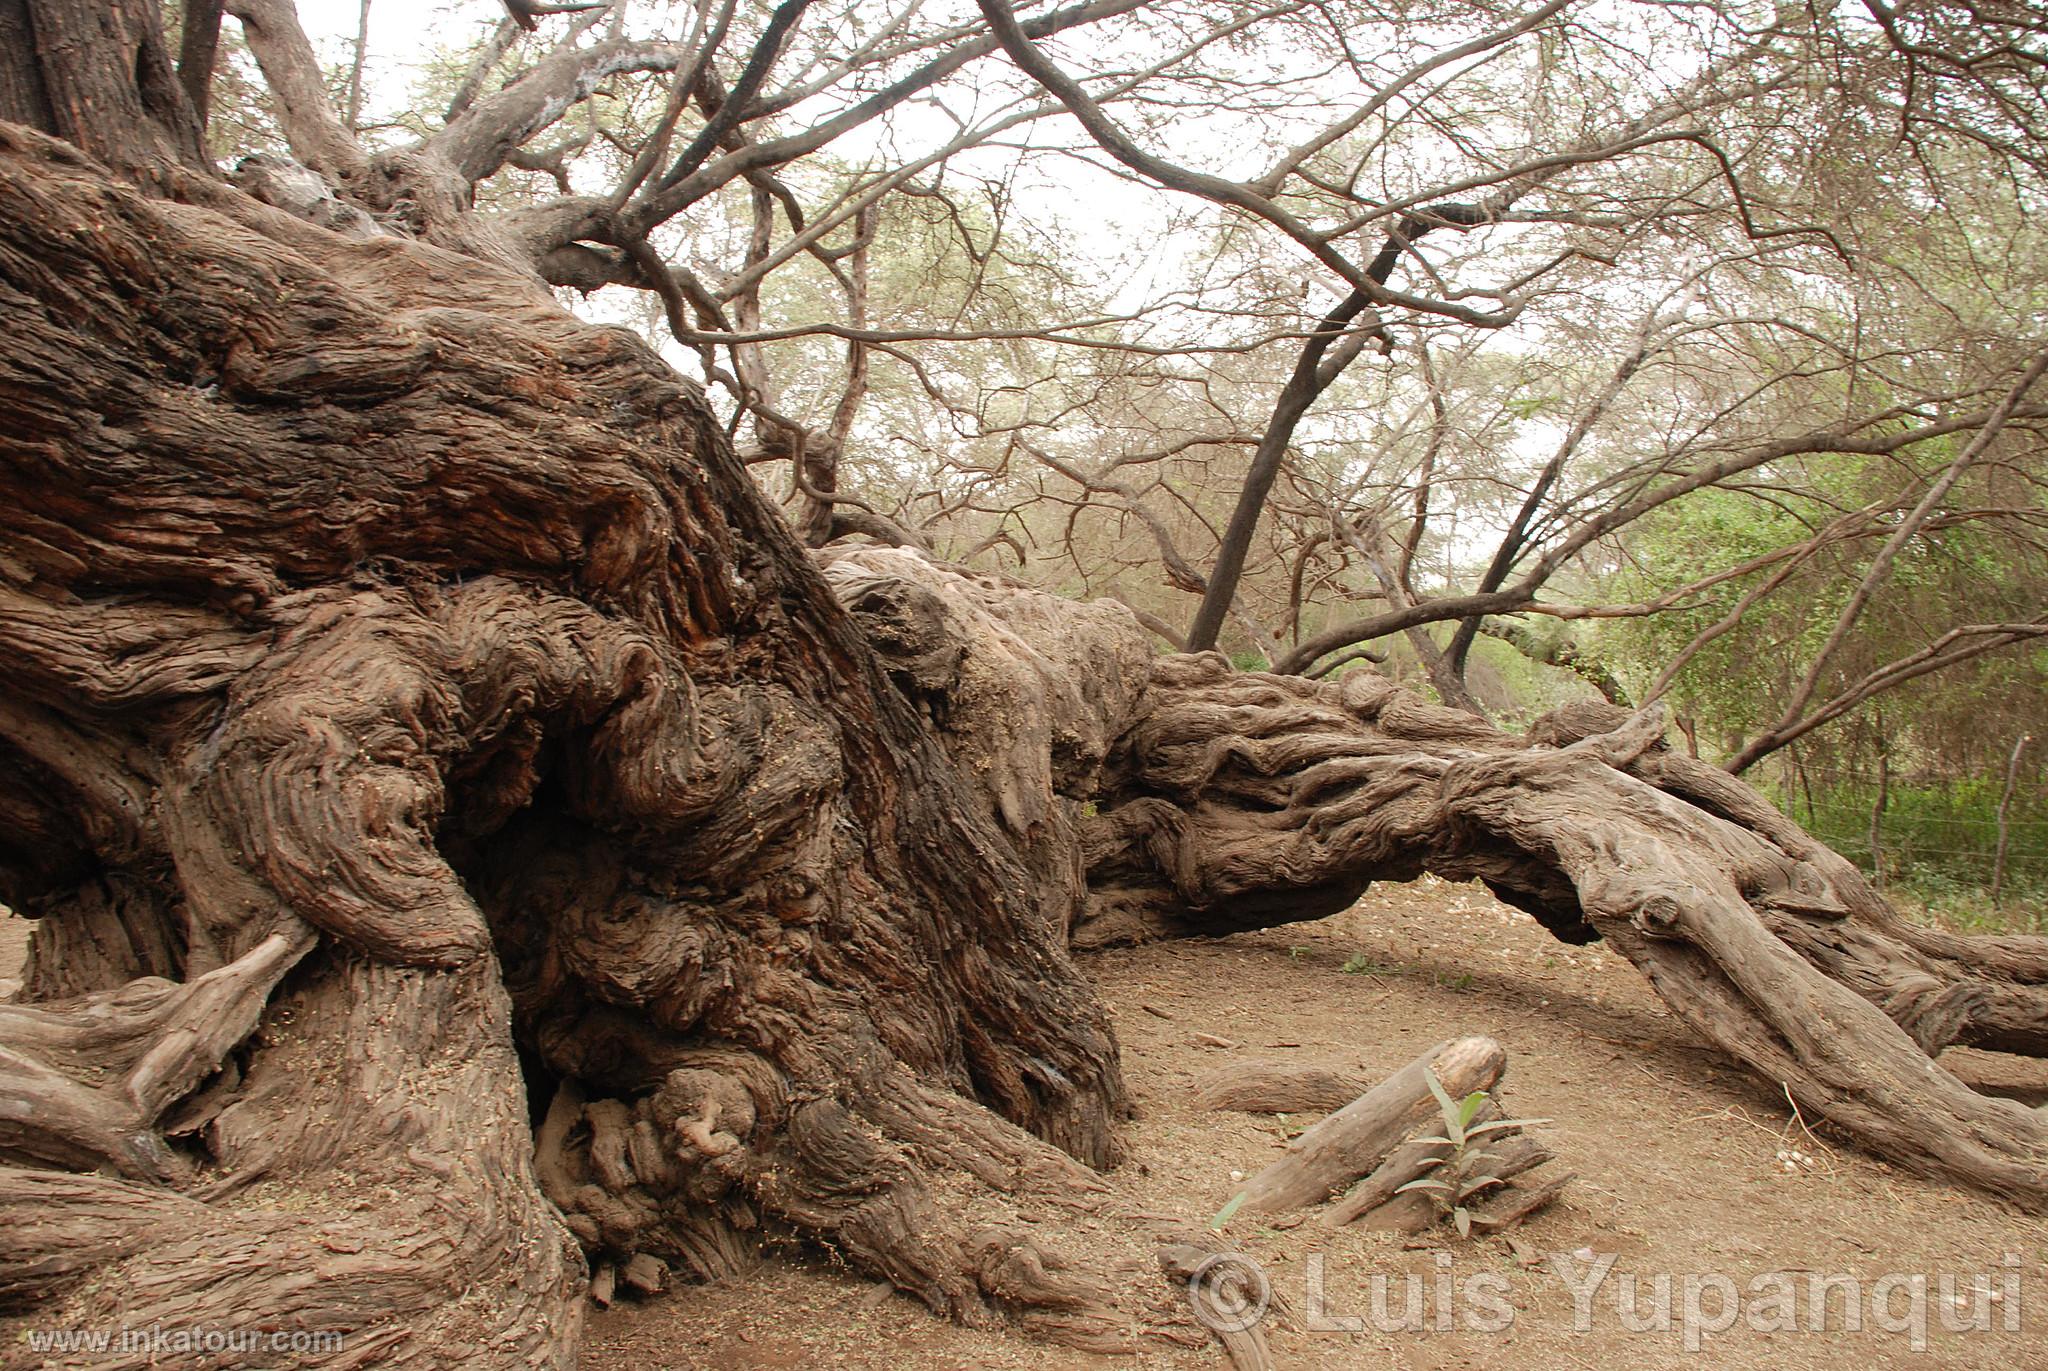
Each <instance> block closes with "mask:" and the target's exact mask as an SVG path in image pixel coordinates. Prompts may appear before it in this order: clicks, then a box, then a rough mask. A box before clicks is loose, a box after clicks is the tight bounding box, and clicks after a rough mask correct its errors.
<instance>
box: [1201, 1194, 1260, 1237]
mask: <svg viewBox="0 0 2048 1371" xmlns="http://www.w3.org/2000/svg"><path fill="white" fill-rule="evenodd" d="M1249 1193H1250V1192H1249V1191H1245V1190H1240V1191H1238V1192H1237V1193H1236V1194H1235V1195H1232V1196H1231V1197H1230V1203H1229V1204H1226V1205H1224V1206H1223V1207H1222V1208H1221V1209H1219V1210H1217V1211H1216V1217H1215V1218H1213V1219H1211V1220H1209V1231H1210V1232H1211V1233H1221V1232H1222V1231H1223V1225H1224V1224H1226V1223H1229V1222H1230V1216H1231V1215H1232V1214H1235V1213H1236V1212H1237V1207H1238V1206H1239V1205H1241V1204H1243V1203H1244V1201H1245V1196H1246V1195H1247V1194H1249Z"/></svg>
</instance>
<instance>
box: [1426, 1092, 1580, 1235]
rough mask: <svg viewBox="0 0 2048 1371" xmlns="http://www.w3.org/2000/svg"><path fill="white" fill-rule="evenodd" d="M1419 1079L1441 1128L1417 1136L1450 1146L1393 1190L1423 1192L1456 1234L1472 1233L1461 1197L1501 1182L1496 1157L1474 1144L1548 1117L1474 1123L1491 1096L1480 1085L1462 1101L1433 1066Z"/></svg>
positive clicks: (1470, 1197) (1472, 1194)
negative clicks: (1422, 1173)
mask: <svg viewBox="0 0 2048 1371" xmlns="http://www.w3.org/2000/svg"><path fill="white" fill-rule="evenodd" d="M1423 1080H1424V1081H1425V1082H1426V1083H1427V1084H1428V1086H1429V1093H1430V1094H1432V1095H1434V1096H1436V1104H1437V1112H1438V1113H1440V1114H1441V1115H1442V1116H1443V1121H1444V1131H1443V1133H1442V1135H1441V1136H1434V1137H1427V1138H1424V1139H1422V1141H1423V1142H1429V1143H1437V1144H1440V1145H1442V1146H1444V1147H1447V1148H1449V1149H1450V1151H1449V1152H1448V1153H1447V1154H1446V1155H1444V1156H1442V1157H1432V1158H1430V1159H1429V1160H1428V1161H1427V1162H1425V1163H1424V1164H1423V1169H1424V1170H1425V1171H1427V1172H1429V1173H1430V1174H1428V1175H1425V1176H1418V1177H1416V1178H1415V1179H1414V1180H1412V1181H1409V1182H1408V1183H1407V1184H1406V1185H1403V1186H1400V1187H1399V1188H1397V1189H1396V1190H1395V1191H1394V1193H1395V1194H1397V1195H1399V1194H1402V1193H1403V1192H1405V1191H1409V1190H1419V1191H1421V1192H1423V1193H1424V1194H1426V1195H1428V1196H1429V1197H1430V1199H1431V1200H1432V1201H1433V1202H1434V1203H1435V1204H1436V1206H1437V1208H1438V1209H1439V1210H1441V1211H1442V1212H1443V1213H1444V1214H1445V1215H1446V1216H1448V1217H1449V1218H1450V1220H1451V1222H1452V1223H1453V1224H1454V1225H1456V1227H1457V1229H1458V1236H1459V1237H1461V1238H1469V1237H1471V1236H1472V1211H1471V1209H1470V1208H1469V1207H1468V1206H1467V1204H1466V1201H1468V1200H1470V1199H1472V1198H1474V1197H1475V1196H1478V1195H1481V1194H1484V1193H1485V1192H1486V1191H1488V1190H1491V1189H1493V1188H1494V1187H1495V1186H1497V1185H1505V1184H1506V1182H1505V1181H1503V1180H1502V1179H1501V1178H1500V1177H1499V1176H1496V1175H1494V1174H1493V1167H1494V1165H1495V1163H1496V1161H1497V1159H1496V1158H1495V1157H1494V1156H1493V1154H1492V1153H1490V1152H1488V1151H1487V1150H1486V1149H1485V1147H1484V1146H1482V1145H1480V1140H1481V1139H1483V1138H1490V1137H1493V1136H1495V1135H1496V1134H1501V1133H1512V1132H1514V1131H1515V1130H1516V1129H1520V1128H1529V1127H1532V1126H1533V1125H1536V1124H1539V1123H1549V1122H1550V1120H1548V1119H1489V1120H1488V1121H1487V1122H1485V1123H1480V1124H1475V1123H1473V1122H1472V1121H1473V1120H1474V1119H1475V1118H1477V1117H1478V1116H1479V1111H1480V1110H1482V1109H1484V1108H1485V1107H1486V1103H1487V1101H1488V1099H1490V1098H1491V1097H1490V1096H1489V1095H1488V1094H1487V1093H1486V1092H1485V1091H1484V1090H1475V1091H1473V1092H1472V1093H1471V1094H1469V1095H1467V1096H1466V1097H1465V1098H1464V1099H1462V1100H1454V1099H1452V1098H1451V1093H1450V1091H1448V1090H1446V1089H1444V1083H1443V1082H1442V1081H1440V1080H1438V1079H1437V1074H1436V1072H1435V1071H1433V1070H1427V1069H1425V1070H1424V1072H1423Z"/></svg>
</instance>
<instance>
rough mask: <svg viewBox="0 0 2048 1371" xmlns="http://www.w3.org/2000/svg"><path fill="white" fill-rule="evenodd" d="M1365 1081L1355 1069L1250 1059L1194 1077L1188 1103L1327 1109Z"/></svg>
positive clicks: (1281, 1110)
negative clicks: (1193, 1084)
mask: <svg viewBox="0 0 2048 1371" xmlns="http://www.w3.org/2000/svg"><path fill="white" fill-rule="evenodd" d="M1370 1084H1371V1082H1370V1081H1367V1080H1365V1079H1364V1078H1363V1077H1362V1076H1360V1075H1359V1074H1357V1073H1355V1072H1352V1073H1347V1072H1342V1071H1332V1070H1330V1069H1329V1068H1327V1067H1321V1066H1303V1065H1300V1064H1299V1063H1296V1062H1276V1061H1268V1060H1265V1059H1255V1060H1252V1061H1245V1062H1234V1063H1232V1064H1231V1065H1229V1066H1224V1067H1218V1068H1217V1069H1216V1070H1214V1071H1211V1072H1209V1073H1208V1074H1207V1075H1205V1076H1203V1077H1202V1078H1201V1079H1200V1080H1199V1081H1197V1082H1196V1083H1195V1095H1194V1106H1195V1108H1197V1109H1235V1110H1238V1111H1240V1112H1242V1113H1246V1114H1327V1113H1329V1112H1330V1111H1331V1110H1333V1109H1339V1108H1342V1107H1343V1106H1344V1104H1345V1103H1347V1102H1348V1101H1351V1100H1355V1099H1357V1098H1358V1096H1359V1095H1360V1094H1362V1093H1363V1092H1364V1091H1365V1089H1366V1087H1367V1086H1368V1085H1370Z"/></svg>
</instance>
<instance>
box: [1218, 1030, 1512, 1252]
mask: <svg viewBox="0 0 2048 1371" xmlns="http://www.w3.org/2000/svg"><path fill="white" fill-rule="evenodd" d="M1507 1061H1508V1059H1507V1052H1506V1050H1505V1049H1504V1048H1502V1047H1501V1045H1500V1044H1499V1043H1497V1042H1495V1041H1494V1040H1493V1039H1491V1038H1482V1037H1470V1038H1458V1039H1454V1040H1452V1041H1450V1042H1444V1043H1439V1044H1437V1045H1436V1046H1435V1047H1432V1048H1430V1049H1429V1050H1428V1051H1427V1052H1424V1053H1423V1054H1422V1055H1421V1056H1419V1057H1417V1058H1416V1059H1415V1060H1414V1061H1412V1062H1410V1063H1408V1065H1406V1066H1404V1067H1402V1068H1401V1069H1400V1070H1399V1071H1397V1072H1395V1073H1394V1074H1393V1075H1392V1076H1389V1077H1388V1078H1387V1079H1386V1080H1384V1081H1382V1082H1380V1083H1379V1084H1378V1085H1376V1086H1374V1087H1373V1088H1372V1089H1371V1090H1368V1091H1367V1092H1365V1094H1363V1095H1361V1096H1359V1097H1358V1098H1357V1099H1355V1100H1353V1101H1352V1102H1351V1103H1350V1104H1347V1105H1345V1106H1344V1107H1343V1108H1342V1109H1340V1110H1338V1111H1337V1112H1336V1113H1334V1114H1332V1115H1330V1117H1329V1118H1327V1119H1324V1120H1323V1121H1322V1122H1321V1123H1319V1124H1317V1125H1316V1126H1315V1127H1313V1128H1311V1129H1309V1130H1308V1131H1307V1132H1305V1133H1303V1134H1302V1135H1301V1136H1300V1137H1298V1138H1296V1139H1295V1140H1294V1141H1293V1142H1292V1143H1290V1144H1289V1145H1288V1148H1287V1155H1286V1156H1284V1157H1282V1158H1281V1159H1280V1160H1279V1161H1277V1162H1274V1163H1273V1164H1272V1165H1271V1166H1269V1167H1267V1168H1266V1169H1265V1170H1263V1171H1261V1172H1259V1174H1258V1175H1256V1176H1254V1177H1252V1178H1251V1180H1249V1181H1248V1182H1246V1183H1245V1188H1244V1192H1243V1193H1244V1201H1243V1204H1242V1207H1243V1208H1245V1209H1250V1210H1254V1211H1257V1212H1261V1213H1275V1212H1280V1211H1284V1210H1289V1209H1301V1208H1304V1207H1305V1206H1307V1205H1311V1204H1314V1203H1316V1202H1317V1201H1319V1200H1321V1199H1323V1198H1324V1197H1325V1196H1327V1195H1329V1194H1330V1192H1331V1191H1333V1190H1335V1189H1337V1188H1338V1187H1339V1186H1342V1185H1346V1184H1348V1183H1349V1182H1351V1181H1353V1180H1355V1179H1357V1178H1358V1177H1360V1176H1363V1175H1366V1174H1367V1173H1369V1172H1370V1171H1372V1170H1373V1169H1374V1168H1375V1167H1377V1166H1378V1165H1379V1164H1380V1163H1381V1162H1382V1161H1383V1160H1385V1158H1386V1156H1387V1154H1388V1153H1389V1152H1391V1151H1393V1150H1394V1148H1395V1147H1397V1146H1399V1145H1400V1143H1401V1141H1402V1140H1403V1139H1404V1138H1407V1137H1408V1136H1409V1135H1410V1134H1412V1133H1414V1132H1415V1131H1416V1129H1417V1127H1418V1126H1419V1125H1420V1124H1422V1123H1423V1122H1424V1121H1425V1120H1426V1119H1428V1118H1429V1117H1431V1116H1433V1115H1434V1114H1435V1113H1436V1109H1437V1103H1436V1097H1435V1096H1434V1095H1433V1094H1432V1093H1431V1092H1430V1089H1429V1084H1428V1073H1429V1072H1431V1071H1432V1070H1433V1071H1434V1072H1435V1073H1436V1077H1437V1080H1438V1081H1439V1082H1440V1083H1441V1084H1442V1086H1443V1088H1444V1090H1445V1091H1446V1092H1448V1093H1449V1094H1450V1096H1451V1098H1452V1099H1463V1098H1464V1097H1465V1096H1467V1095H1469V1094H1471V1093H1472V1092H1473V1091H1475V1090H1491V1089H1492V1088H1493V1087H1494V1086H1496V1085H1498V1084H1499V1083H1500V1078H1501V1075H1502V1074H1503V1073H1504V1072H1505V1071H1506V1070H1507Z"/></svg>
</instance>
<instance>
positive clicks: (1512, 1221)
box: [1472, 1171, 1575, 1233]
mask: <svg viewBox="0 0 2048 1371" xmlns="http://www.w3.org/2000/svg"><path fill="white" fill-rule="evenodd" d="M1574 1178H1575V1176H1574V1173H1572V1172H1569V1171H1568V1172H1566V1173H1565V1174H1564V1175H1562V1176H1553V1177H1551V1178H1550V1179H1549V1180H1547V1181H1545V1182H1544V1183H1543V1184H1541V1185H1538V1186H1534V1187H1531V1188H1529V1189H1522V1188H1520V1187H1517V1188H1515V1189H1512V1190H1509V1191H1506V1192H1505V1193H1504V1194H1502V1195H1501V1197H1500V1198H1499V1199H1497V1200H1495V1201H1494V1202H1493V1203H1491V1204H1486V1205H1482V1206H1480V1207H1479V1208H1478V1209H1475V1210H1474V1211H1473V1212H1472V1227H1473V1229H1474V1230H1475V1231H1477V1232H1480V1233H1498V1232H1501V1231H1502V1230H1504V1229H1508V1228H1513V1227H1514V1226H1515V1225H1516V1224H1518V1223H1521V1222H1522V1221H1523V1220H1524V1219H1526V1218H1528V1217H1529V1216H1530V1215H1532V1214H1534V1213H1536V1212H1537V1211H1538V1210H1540V1209H1543V1208H1545V1207H1547V1206H1548V1205H1549V1204H1550V1203H1551V1202H1552V1201H1554V1200H1555V1199H1557V1197H1558V1196H1559V1195H1562V1194H1563V1193H1564V1188H1565V1186H1566V1185H1567V1184H1568V1183H1569V1182H1571V1181H1572V1180H1573V1179H1574Z"/></svg>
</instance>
